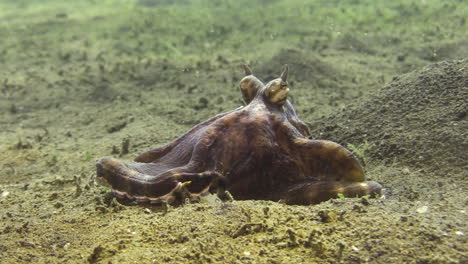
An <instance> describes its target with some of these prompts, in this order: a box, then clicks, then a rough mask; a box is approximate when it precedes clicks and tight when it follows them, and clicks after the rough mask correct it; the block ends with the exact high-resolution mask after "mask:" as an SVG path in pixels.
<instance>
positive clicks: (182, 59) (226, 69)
mask: <svg viewBox="0 0 468 264" xmlns="http://www.w3.org/2000/svg"><path fill="white" fill-rule="evenodd" d="M467 14H468V2H467V1H462V0H451V1H448V0H447V1H443V0H439V1H436V0H408V1H383V0H350V1H337V0H328V1H325V0H311V1H304V0H302V1H298V0H259V1H247V0H237V1H235V0H211V1H209V0H179V1H175V0H174V1H171V0H159V1H158V0H120V1H118V0H101V1H98V0H95V1H93V0H89V1H85V0H79V1H59V0H42V1H39V0H28V1H26V0H22V1H21V0H15V1H13V0H10V1H9V0H0V219H1V221H0V264H4V263H113V264H116V263H271V264H274V263H418V264H422V263H467V262H468V254H467V252H468V246H467V245H468V243H467V238H466V234H467V231H468V230H467V224H466V219H467V211H466V205H467V204H468V200H467V194H468V192H467V176H468V175H467V174H468V173H467V171H468V170H467V169H468V151H467V149H468V135H467V134H468V133H467V131H468V117H467V112H468V60H467V58H468V33H467V32H468V25H467V21H466V20H467ZM242 63H247V64H248V65H249V66H250V67H251V68H252V70H253V72H254V74H255V75H256V76H257V77H259V78H261V79H262V80H264V81H268V80H271V79H273V78H276V77H278V76H279V74H280V72H281V69H282V67H283V65H285V64H288V65H289V67H290V69H289V83H290V86H291V91H290V95H291V101H292V103H293V104H294V106H295V108H296V110H297V113H298V116H299V117H300V118H301V119H302V120H303V121H304V122H306V123H307V125H308V126H309V127H310V129H311V132H312V137H313V138H315V139H327V140H332V141H335V142H338V143H340V144H342V145H344V146H347V147H348V148H349V149H351V150H352V151H353V152H354V153H355V154H356V155H357V156H358V157H359V158H360V159H361V161H363V164H365V169H366V174H367V177H368V178H369V179H371V180H374V181H377V182H379V183H381V184H382V185H383V187H384V197H383V198H381V199H358V198H346V199H334V200H331V201H327V202H324V203H321V204H318V205H310V206H288V205H284V204H281V203H277V202H272V201H253V200H248V201H233V202H226V203H222V202H219V201H212V202H206V201H205V202H202V203H196V204H186V205H183V206H180V207H164V208H162V207H142V206H127V205H122V204H121V203H119V202H118V201H117V200H116V199H115V198H114V197H113V196H112V195H111V193H110V190H109V189H107V188H105V187H102V186H100V185H97V184H96V183H95V182H94V180H95V175H96V172H95V170H96V169H95V161H96V160H97V159H99V158H100V157H103V156H115V157H119V158H120V159H123V160H127V161H130V160H132V159H133V158H134V157H135V156H136V155H137V154H138V153H141V152H143V151H147V150H149V149H151V148H154V147H156V146H160V145H163V144H166V143H168V142H171V141H172V140H173V139H175V138H176V137H177V136H179V135H181V134H183V133H185V132H186V131H187V130H188V129H190V128H191V127H192V126H194V125H195V124H198V123H199V122H201V121H203V120H206V119H207V118H209V117H211V116H213V115H215V114H218V113H221V112H225V111H229V110H232V109H235V108H237V107H239V106H241V105H243V101H242V98H241V95H240V93H239V87H238V83H239V81H240V79H241V78H242V77H243V70H242V68H241V67H240V65H241V64H242Z"/></svg>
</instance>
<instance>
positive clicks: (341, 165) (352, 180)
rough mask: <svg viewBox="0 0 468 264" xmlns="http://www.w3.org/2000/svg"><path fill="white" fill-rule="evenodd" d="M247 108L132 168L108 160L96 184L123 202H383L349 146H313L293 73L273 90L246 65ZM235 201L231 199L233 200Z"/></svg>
mask: <svg viewBox="0 0 468 264" xmlns="http://www.w3.org/2000/svg"><path fill="white" fill-rule="evenodd" d="M243 68H244V71H245V77H243V79H242V80H241V81H240V91H241V93H242V97H243V100H244V101H245V104H246V105H245V106H243V107H239V108H237V109H235V110H232V111H229V112H226V113H222V114H218V115H216V116H214V117H212V118H210V119H208V120H206V121H204V122H202V123H200V124H198V125H196V126H194V127H193V128H192V129H190V130H189V131H188V132H187V133H185V134H183V135H182V136H180V137H178V138H177V139H175V140H174V141H173V142H172V143H169V144H167V145H165V146H162V147H158V148H155V149H152V150H150V151H147V152H143V153H141V154H140V155H138V156H137V157H136V158H135V160H134V161H132V162H123V161H120V160H118V159H115V158H112V157H104V158H102V159H100V160H99V161H98V162H97V164H96V167H97V180H98V181H99V182H101V183H103V184H106V185H108V186H110V187H111V188H112V191H113V193H114V194H115V195H116V196H117V197H119V198H125V199H130V200H132V201H137V202H149V203H168V204H181V203H183V202H187V201H188V202H195V201H198V200H199V199H200V197H201V196H203V195H206V194H209V193H217V194H218V196H219V197H220V198H223V199H224V198H226V197H233V198H234V199H240V200H245V199H259V200H273V201H281V202H283V203H286V204H303V205H306V204H315V203H319V202H323V201H326V200H329V199H331V198H337V197H343V196H344V197H362V196H366V195H369V196H370V197H376V196H378V195H380V193H381V189H382V186H381V185H380V184H379V183H377V182H373V181H365V175H364V170H363V168H362V166H361V164H360V162H359V161H358V159H357V158H356V157H355V156H354V155H353V154H352V153H351V152H350V151H349V150H347V149H346V148H345V147H343V146H341V145H339V144H337V143H334V142H331V141H327V140H313V139H310V138H311V135H310V132H309V129H308V127H307V126H306V124H305V123H304V122H302V121H301V120H300V119H299V117H298V116H297V114H296V111H295V110H294V107H293V105H292V104H291V102H290V101H289V100H288V93H289V87H288V82H287V78H288V67H287V66H285V69H284V70H283V72H282V73H281V75H280V77H279V78H277V79H274V80H272V81H270V82H268V83H267V84H266V85H265V84H264V83H262V82H261V81H260V80H259V79H258V78H257V77H255V76H254V75H253V74H252V71H251V70H250V68H248V67H247V66H246V65H243ZM229 194H231V195H229Z"/></svg>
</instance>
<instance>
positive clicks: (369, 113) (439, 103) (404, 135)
mask: <svg viewBox="0 0 468 264" xmlns="http://www.w3.org/2000/svg"><path fill="white" fill-rule="evenodd" d="M467 112H468V61H467V60H454V61H444V62H439V63H435V64H432V65H429V66H427V67H425V68H422V69H420V70H417V71H414V72H410V73H407V74H404V75H401V76H398V77H394V78H393V80H392V81H391V82H390V83H389V84H388V85H386V86H385V87H383V88H382V89H381V90H379V91H377V92H376V93H375V94H373V95H371V96H369V97H368V98H367V99H364V100H363V101H362V102H358V103H355V104H352V105H349V106H348V107H347V108H346V109H343V111H342V112H340V113H336V114H335V115H333V116H331V117H329V118H328V119H325V120H322V121H321V122H319V123H316V124H314V125H313V135H316V137H318V138H326V139H330V140H335V141H337V142H340V143H343V144H346V143H352V144H355V145H359V144H362V143H364V142H368V143H369V144H370V145H369V150H368V153H367V155H368V156H369V157H368V159H370V160H383V161H384V162H385V163H387V164H389V163H392V162H395V161H397V162H398V163H400V164H405V165H407V166H413V167H418V168H430V170H433V171H440V172H449V171H452V172H454V173H457V172H463V171H464V170H466V168H467V165H468V153H467V151H466V150H467V149H468V117H467Z"/></svg>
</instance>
